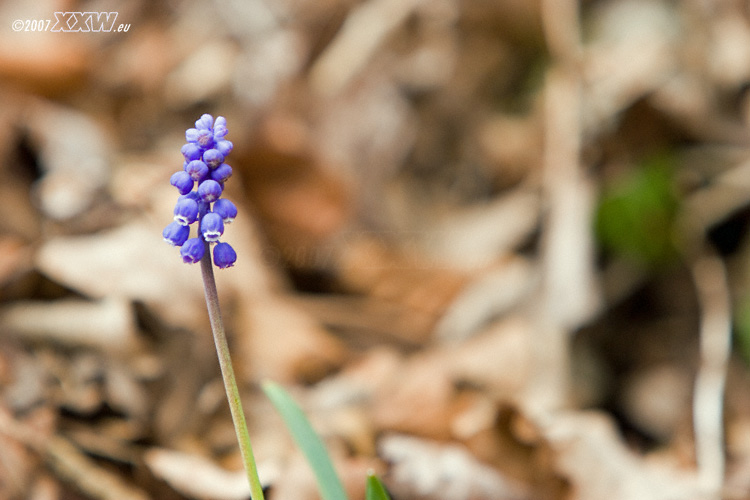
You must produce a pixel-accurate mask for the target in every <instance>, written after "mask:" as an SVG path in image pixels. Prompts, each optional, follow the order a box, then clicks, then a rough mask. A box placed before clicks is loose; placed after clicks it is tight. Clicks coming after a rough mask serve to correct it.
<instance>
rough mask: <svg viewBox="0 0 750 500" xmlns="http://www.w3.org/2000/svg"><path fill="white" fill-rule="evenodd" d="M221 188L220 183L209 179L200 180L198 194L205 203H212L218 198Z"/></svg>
mask: <svg viewBox="0 0 750 500" xmlns="http://www.w3.org/2000/svg"><path fill="white" fill-rule="evenodd" d="M223 190H224V189H223V188H222V187H221V184H219V183H218V182H216V181H214V180H211V179H209V180H206V181H203V182H201V184H200V186H198V196H200V197H201V200H203V201H205V202H206V203H213V202H215V201H216V200H218V199H219V197H220V196H221V192H222V191H223Z"/></svg>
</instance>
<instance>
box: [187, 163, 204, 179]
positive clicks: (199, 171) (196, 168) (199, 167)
mask: <svg viewBox="0 0 750 500" xmlns="http://www.w3.org/2000/svg"><path fill="white" fill-rule="evenodd" d="M185 172H187V173H188V175H190V177H191V178H192V179H193V180H194V181H198V182H200V181H202V180H204V179H205V178H206V176H208V166H207V165H206V164H205V163H203V162H202V161H200V160H193V161H191V162H190V163H188V164H187V165H185Z"/></svg>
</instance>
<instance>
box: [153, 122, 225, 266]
mask: <svg viewBox="0 0 750 500" xmlns="http://www.w3.org/2000/svg"><path fill="white" fill-rule="evenodd" d="M227 133H228V130H227V120H226V119H225V118H224V117H223V116H219V117H218V118H216V120H215V121H214V118H213V116H211V115H208V114H205V115H203V116H201V117H200V119H199V120H198V121H196V122H195V128H190V129H188V130H187V131H186V132H185V138H186V139H187V144H185V145H184V146H182V155H183V156H184V157H185V162H184V164H183V168H182V170H181V171H179V172H175V173H174V174H173V175H172V177H171V178H170V181H169V182H170V183H171V184H172V185H173V186H174V187H175V188H177V191H179V193H180V197H179V198H178V199H177V204H176V205H175V207H174V222H172V223H171V224H169V225H168V226H167V227H166V228H164V231H163V233H162V236H163V237H164V241H166V242H167V243H169V244H170V245H174V246H178V247H180V255H181V256H182V260H183V262H186V263H190V264H193V263H195V262H198V261H200V260H201V259H202V258H203V255H204V253H205V249H206V244H205V242H207V243H208V244H209V246H210V244H211V243H215V245H214V247H213V257H214V259H213V260H214V264H215V265H216V266H217V267H219V268H221V269H224V268H226V267H231V266H233V265H234V263H235V261H236V260H237V254H236V253H235V251H234V249H233V248H232V247H231V246H230V245H229V243H224V242H220V241H219V239H220V238H221V236H222V235H223V234H224V226H225V225H226V224H229V223H231V222H232V221H233V220H234V218H235V217H236V216H237V207H235V205H234V203H232V202H231V201H229V200H227V199H226V198H222V197H221V194H222V192H223V191H224V183H225V182H226V181H227V179H229V177H230V176H231V175H232V167H230V166H229V165H227V164H226V163H224V160H225V158H226V157H227V155H229V153H230V152H231V151H232V143H231V142H230V141H228V140H226V139H225V137H226V135H227ZM193 223H197V224H196V225H197V227H198V236H197V237H194V238H191V237H190V226H191V225H192V224H193Z"/></svg>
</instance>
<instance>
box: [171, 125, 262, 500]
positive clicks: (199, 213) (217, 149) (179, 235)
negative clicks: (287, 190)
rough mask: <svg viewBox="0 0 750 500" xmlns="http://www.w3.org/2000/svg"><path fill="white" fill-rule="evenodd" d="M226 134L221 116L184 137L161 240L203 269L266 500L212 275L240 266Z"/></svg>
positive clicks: (239, 425) (247, 457) (253, 476)
mask: <svg viewBox="0 0 750 500" xmlns="http://www.w3.org/2000/svg"><path fill="white" fill-rule="evenodd" d="M227 132H228V131H227V121H226V120H225V119H224V117H222V116H220V117H218V118H216V120H214V118H213V117H212V116H211V115H208V114H206V115H203V116H201V117H200V119H199V120H198V121H196V122H195V128H190V129H188V130H187V131H186V132H185V138H186V139H187V144H185V145H184V146H182V149H181V152H182V156H183V157H184V158H185V160H184V163H183V167H182V170H181V171H179V172H176V173H174V174H173V175H172V177H171V178H170V179H169V182H170V184H172V185H173V186H174V187H175V188H177V191H178V192H179V193H180V196H179V197H178V198H177V204H176V205H175V207H174V221H173V222H171V223H170V224H169V225H168V226H167V227H166V228H165V229H164V231H163V233H162V236H163V237H164V241H166V242H167V243H169V244H170V245H173V246H177V247H180V256H181V257H182V261H183V262H185V263H188V264H195V263H197V262H200V264H201V275H202V278H203V290H204V292H205V295H206V306H207V307H208V318H209V321H210V323H211V330H212V332H213V336H214V343H215V344H216V352H217V354H218V356H219V366H220V367H221V375H222V380H223V381H224V387H225V389H226V392H227V400H228V401H229V408H230V410H231V413H232V421H233V423H234V428H235V431H236V432H237V441H238V442H239V445H240V452H241V453H242V459H243V462H244V465H245V470H246V472H247V479H248V483H249V485H250V491H251V497H252V500H263V498H264V497H263V488H262V485H261V483H260V479H259V478H258V470H257V467H256V465H255V458H254V456H253V450H252V446H251V445H250V434H249V432H248V429H247V423H246V422H245V415H244V413H243V410H242V402H241V401H240V394H239V389H238V388H237V380H236V378H235V376H234V369H233V368H232V360H231V357H230V356H229V345H228V343H227V337H226V333H225V331H224V323H223V322H222V320H221V312H220V310H219V294H218V292H217V290H216V280H215V279H214V270H213V269H214V268H213V266H214V265H216V267H218V268H219V269H225V268H227V267H232V266H233V265H234V263H235V262H236V261H237V253H236V252H235V251H234V249H233V248H232V247H231V246H230V245H229V243H226V242H223V241H220V239H221V237H222V236H223V235H224V226H225V225H226V224H229V223H231V222H232V221H233V220H234V218H235V217H237V207H236V206H235V205H234V203H232V202H231V201H229V200H227V199H226V198H222V197H221V195H222V194H223V192H224V183H225V182H226V181H227V179H229V177H230V176H231V175H232V167H230V166H229V165H227V164H225V163H224V159H225V158H226V157H227V155H229V153H231V152H232V143H231V142H229V141H228V140H226V139H225V137H226V135H227ZM193 224H195V225H196V227H197V236H195V237H193V238H191V237H190V227H191V226H192V225H193ZM212 246H213V264H212V263H211V247H212Z"/></svg>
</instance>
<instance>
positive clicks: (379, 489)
mask: <svg viewBox="0 0 750 500" xmlns="http://www.w3.org/2000/svg"><path fill="white" fill-rule="evenodd" d="M365 499H366V500H391V497H390V496H388V492H386V491H385V487H384V486H383V483H381V482H380V479H378V476H376V475H375V474H372V473H371V474H370V475H369V476H367V494H366V496H365Z"/></svg>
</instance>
